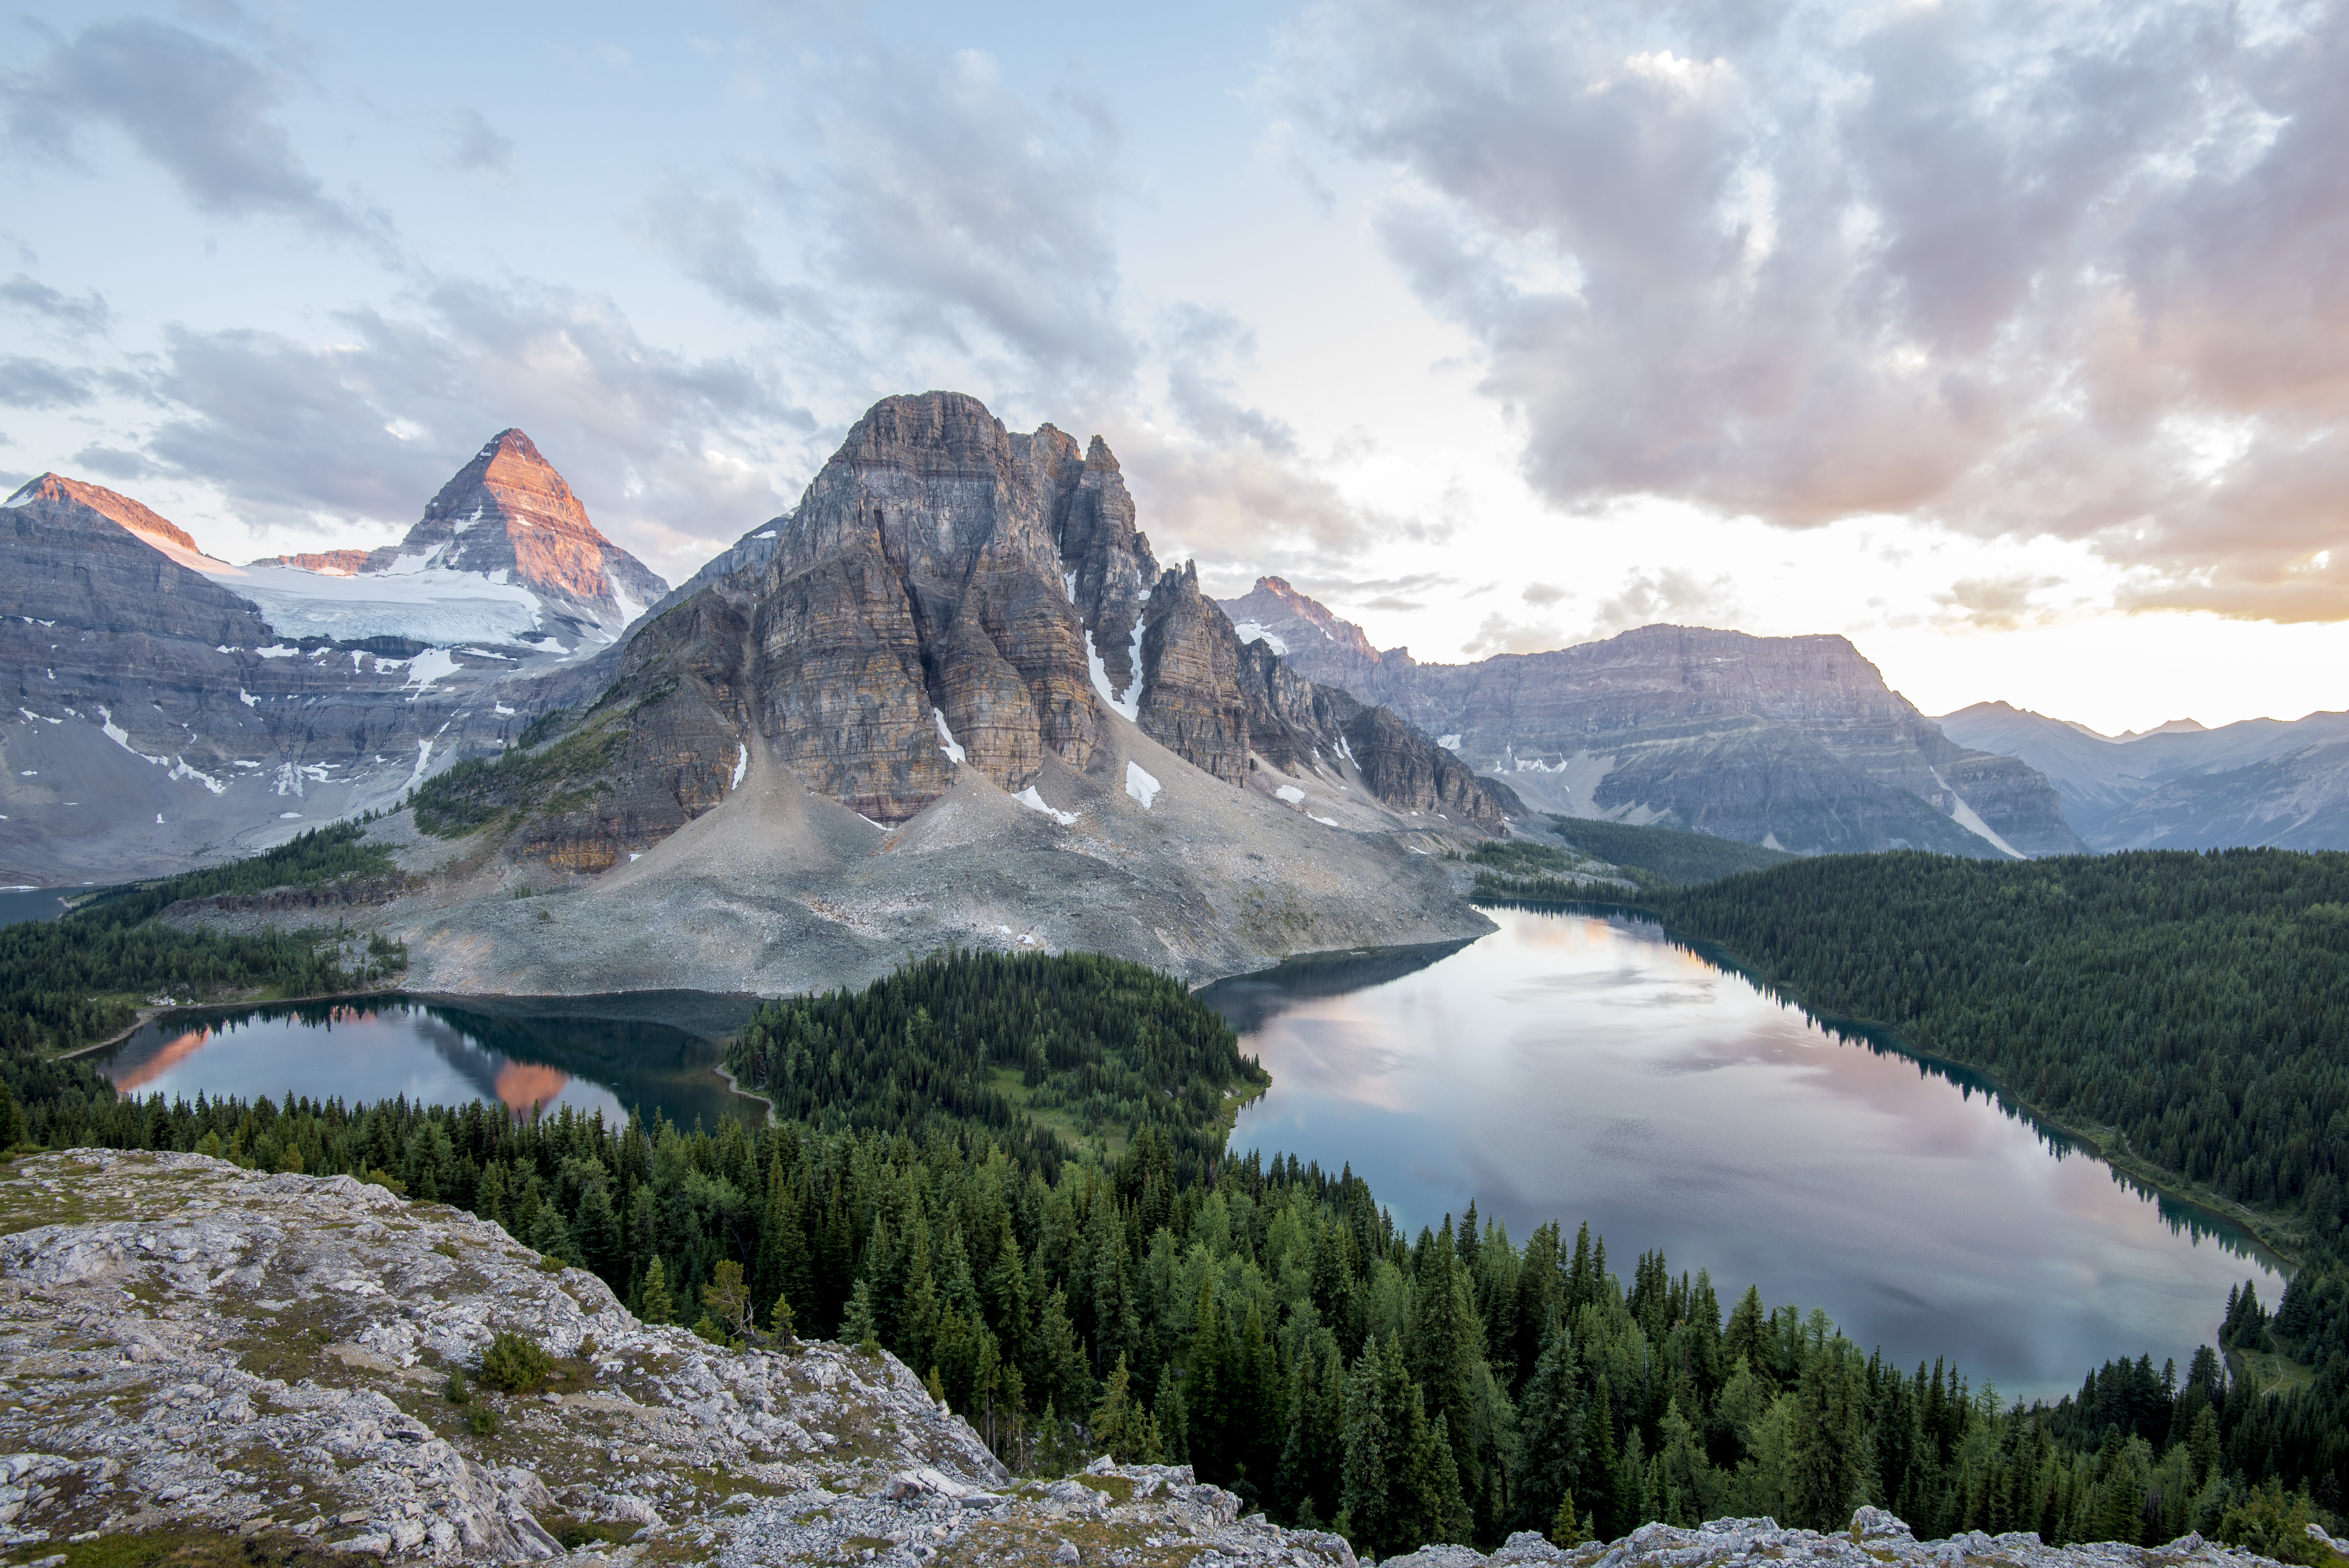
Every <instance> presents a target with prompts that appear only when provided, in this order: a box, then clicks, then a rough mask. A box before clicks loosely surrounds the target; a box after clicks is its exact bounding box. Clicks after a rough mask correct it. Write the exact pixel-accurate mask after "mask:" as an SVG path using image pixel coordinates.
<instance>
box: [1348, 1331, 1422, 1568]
mask: <svg viewBox="0 0 2349 1568" xmlns="http://www.w3.org/2000/svg"><path fill="white" fill-rule="evenodd" d="M1379 1372H1380V1367H1379V1352H1378V1347H1377V1346H1375V1345H1374V1344H1372V1343H1371V1342H1370V1341H1368V1340H1365V1341H1364V1342H1363V1345H1362V1354H1361V1359H1359V1360H1357V1361H1356V1362H1355V1363H1354V1367H1353V1370H1352V1372H1351V1373H1350V1375H1349V1377H1347V1379H1346V1462H1345V1469H1344V1475H1343V1488H1342V1491H1341V1492H1340V1520H1341V1521H1342V1522H1343V1525H1344V1533H1345V1535H1346V1537H1347V1539H1348V1540H1349V1541H1350V1542H1352V1543H1353V1546H1354V1550H1355V1551H1357V1552H1375V1553H1378V1554H1379V1555H1380V1556H1381V1557H1383V1556H1387V1555H1390V1554H1391V1553H1393V1552H1395V1551H1398V1550H1408V1548H1398V1547H1397V1546H1396V1545H1395V1544H1394V1537H1393V1532H1392V1523H1393V1515H1394V1511H1395V1500H1394V1488H1395V1482H1396V1480H1397V1471H1398V1470H1399V1469H1400V1466H1399V1465H1398V1463H1397V1460H1399V1458H1400V1456H1398V1455H1397V1454H1395V1453H1394V1452H1393V1451H1392V1450H1393V1434H1392V1432H1391V1431H1390V1430H1389V1429H1388V1427H1387V1408H1386V1400H1385V1398H1383V1395H1382V1392H1381V1388H1380V1377H1379Z"/></svg>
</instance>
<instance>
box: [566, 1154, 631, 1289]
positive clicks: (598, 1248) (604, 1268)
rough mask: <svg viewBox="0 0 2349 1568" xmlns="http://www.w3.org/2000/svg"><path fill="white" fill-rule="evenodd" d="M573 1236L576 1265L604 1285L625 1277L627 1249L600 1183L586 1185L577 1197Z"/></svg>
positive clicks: (602, 1184) (591, 1182)
mask: <svg viewBox="0 0 2349 1568" xmlns="http://www.w3.org/2000/svg"><path fill="white" fill-rule="evenodd" d="M576 1233H577V1238H578V1244H579V1261H580V1262H581V1263H582V1264H585V1266H586V1267H587V1268H588V1269H589V1270H590V1271H592V1272H593V1273H594V1274H596V1275H597V1276H598V1277H599V1278H601V1279H602V1280H603V1281H604V1283H605V1284H616V1283H617V1282H618V1281H620V1280H622V1279H625V1278H626V1268H627V1249H626V1246H625V1245H624V1244H623V1239H622V1236H621V1233H620V1217H619V1215H617V1214H616V1213H614V1212H612V1200H611V1197H610V1195H609V1194H608V1193H606V1192H605V1191H604V1183H603V1182H602V1181H600V1180H597V1181H589V1182H588V1183H587V1185H586V1189H585V1191H583V1192H582V1193H581V1194H580V1198H579V1223H578V1225H577V1227H576Z"/></svg>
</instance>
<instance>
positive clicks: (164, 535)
mask: <svg viewBox="0 0 2349 1568" xmlns="http://www.w3.org/2000/svg"><path fill="white" fill-rule="evenodd" d="M0 529H5V531H6V532H5V536H0V537H5V541H6V543H5V553H6V560H7V570H6V571H5V572H0V615H10V616H15V617H16V618H18V619H19V620H23V619H27V618H29V619H32V620H35V621H48V622H54V623H56V624H58V625H61V626H67V627H70V628H71V629H72V630H74V631H77V632H96V633H100V634H107V635H114V636H122V635H143V636H149V637H169V638H181V639H185V640H187V641H191V642H196V643H202V644H209V645H220V644H222V643H225V644H229V645H238V644H242V645H245V646H247V647H252V646H255V645H258V644H260V643H264V642H268V641H270V640H272V639H271V637H270V634H269V628H268V626H267V625H265V624H263V622H262V619H261V615H260V612H259V611H257V610H256V609H255V608H254V606H253V605H252V604H250V603H247V602H246V601H244V600H243V599H240V598H238V597H237V596H236V595H235V594H233V593H230V592H229V591H228V590H227V589H225V588H222V587H220V586H218V585H217V584H215V583H213V582H212V580H211V579H210V578H208V577H206V576H204V575H203V574H202V573H200V572H197V571H194V570H192V569H191V568H190V567H188V566H186V565H183V564H181V562H179V561H176V560H174V559H173V558H172V556H171V554H167V553H166V552H164V551H163V550H161V549H158V548H157V547H156V546H157V542H162V543H164V544H167V545H169V546H171V548H172V549H173V550H174V551H176V552H180V553H182V554H185V555H187V556H191V557H199V558H200V557H201V556H202V552H200V551H199V550H197V548H196V542H195V541H194V540H192V539H191V538H189V537H188V535H187V534H186V533H185V532H184V531H181V529H179V528H178V527H176V526H174V525H173V524H171V523H170V522H167V521H164V520H163V519H162V518H160V517H158V516H156V515H155V514H154V513H153V512H151V511H148V510H147V509H146V508H145V507H143V506H141V505H140V504H139V503H138V502H137V501H135V500H131V499H130V498H129V497H128V496H121V495H117V494H115V493H114V492H113V491H112V490H107V489H105V488H104V487H102V486H99V485H93V484H86V483H84V482H82V481H80V480H69V479H67V478H65V477H64V476H63V475H60V474H43V475H42V476H41V477H40V478H38V479H36V480H32V481H31V482H29V483H27V484H26V485H25V486H23V487H22V488H21V489H19V490H17V491H16V493H15V494H14V495H12V496H10V497H9V498H8V500H7V501H6V503H5V506H0ZM43 662H44V663H46V661H43Z"/></svg>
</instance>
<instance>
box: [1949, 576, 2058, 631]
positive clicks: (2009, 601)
mask: <svg viewBox="0 0 2349 1568" xmlns="http://www.w3.org/2000/svg"><path fill="white" fill-rule="evenodd" d="M2063 585H2064V579H2062V578H2061V577H2033V576H2030V575H2028V574H2027V573H2016V574H2014V575H2011V576H2005V577H1961V578H1959V579H1958V580H1957V581H1956V582H1955V583H1951V585H1950V589H1949V592H1947V593H1936V594H1934V595H1933V598H1934V600H1935V602H1936V603H1940V604H1943V605H1946V606H1948V607H1949V608H1950V609H1951V610H1954V611H1957V612H1958V613H1959V619H1961V620H1962V621H1964V622H1965V623H1966V624H1970V625H1974V626H1979V627H1982V629H1983V630H1985V631H1998V632H2011V631H2013V630H2014V629H2015V628H2016V627H2017V626H2020V625H2022V624H2023V622H2024V621H2026V620H2028V619H2031V618H2032V616H2033V611H2034V610H2035V608H2036V606H2034V605H2033V603H2031V595H2032V594H2033V593H2037V592H2039V591H2040V590H2042V589H2045V588H2060V587H2062V586H2063Z"/></svg>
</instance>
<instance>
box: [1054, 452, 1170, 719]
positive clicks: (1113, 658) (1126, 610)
mask: <svg viewBox="0 0 2349 1568" xmlns="http://www.w3.org/2000/svg"><path fill="white" fill-rule="evenodd" d="M1048 432H1049V434H1050V437H1051V438H1053V439H1052V441H1051V442H1050V453H1051V461H1052V463H1053V472H1054V474H1055V476H1056V478H1057V477H1059V476H1061V475H1065V474H1066V473H1067V471H1068V459H1069V458H1071V457H1072V456H1073V455H1074V453H1075V449H1076V443H1075V442H1073V441H1071V440H1069V438H1067V437H1065V436H1062V435H1061V433H1060V432H1059V431H1058V430H1054V429H1053V428H1051V427H1050V425H1047V426H1045V427H1044V428H1043V429H1042V430H1039V431H1038V432H1037V433H1036V438H1035V439H1036V444H1037V447H1038V449H1039V457H1040V460H1043V452H1044V450H1045V449H1046V436H1047V433H1048ZM1064 443H1065V444H1064ZM1074 477H1075V483H1073V484H1063V485H1062V487H1061V490H1060V492H1059V493H1060V495H1061V503H1060V507H1059V510H1058V511H1057V513H1056V515H1055V519H1054V527H1055V536H1056V537H1057V538H1058V539H1059V540H1060V542H1061V572H1062V575H1063V580H1064V582H1065V583H1066V584H1067V587H1068V592H1069V596H1070V598H1071V600H1073V601H1074V602H1075V603H1076V604H1077V606H1078V609H1079V612H1080V614H1081V615H1082V616H1083V618H1084V625H1085V635H1086V637H1087V638H1088V643H1087V648H1088V650H1089V655H1090V656H1091V657H1092V658H1093V659H1097V660H1098V661H1099V662H1100V665H1101V669H1102V688H1101V689H1102V694H1103V695H1104V696H1107V697H1109V699H1110V700H1111V701H1112V702H1123V703H1125V704H1127V705H1128V706H1134V705H1136V704H1137V703H1138V701H1139V699H1140V696H1141V682H1142V668H1141V664H1140V658H1141V638H1140V633H1141V630H1142V624H1143V610H1144V606H1145V605H1146V604H1147V603H1148V602H1149V599H1150V594H1151V591H1152V589H1153V587H1154V585H1155V584H1156V583H1157V581H1158V562H1157V561H1156V559H1155V558H1154V557H1153V556H1152V554H1151V553H1150V540H1149V538H1148V536H1146V535H1144V534H1143V533H1142V532H1141V531H1138V530H1137V529H1136V528H1135V527H1134V525H1133V521H1134V511H1133V496H1132V495H1131V494H1129V493H1128V492H1127V490H1126V488H1125V478H1124V475H1123V472H1122V471H1121V470H1120V469H1119V468H1118V466H1117V459H1115V458H1114V457H1112V456H1111V455H1110V449H1109V443H1107V442H1106V441H1104V440H1102V438H1100V437H1099V436H1095V437H1094V438H1092V446H1090V447H1088V448H1087V449H1085V457H1084V466H1083V467H1082V469H1080V470H1079V471H1078V472H1077V473H1076V475H1075V476H1074Z"/></svg>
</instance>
